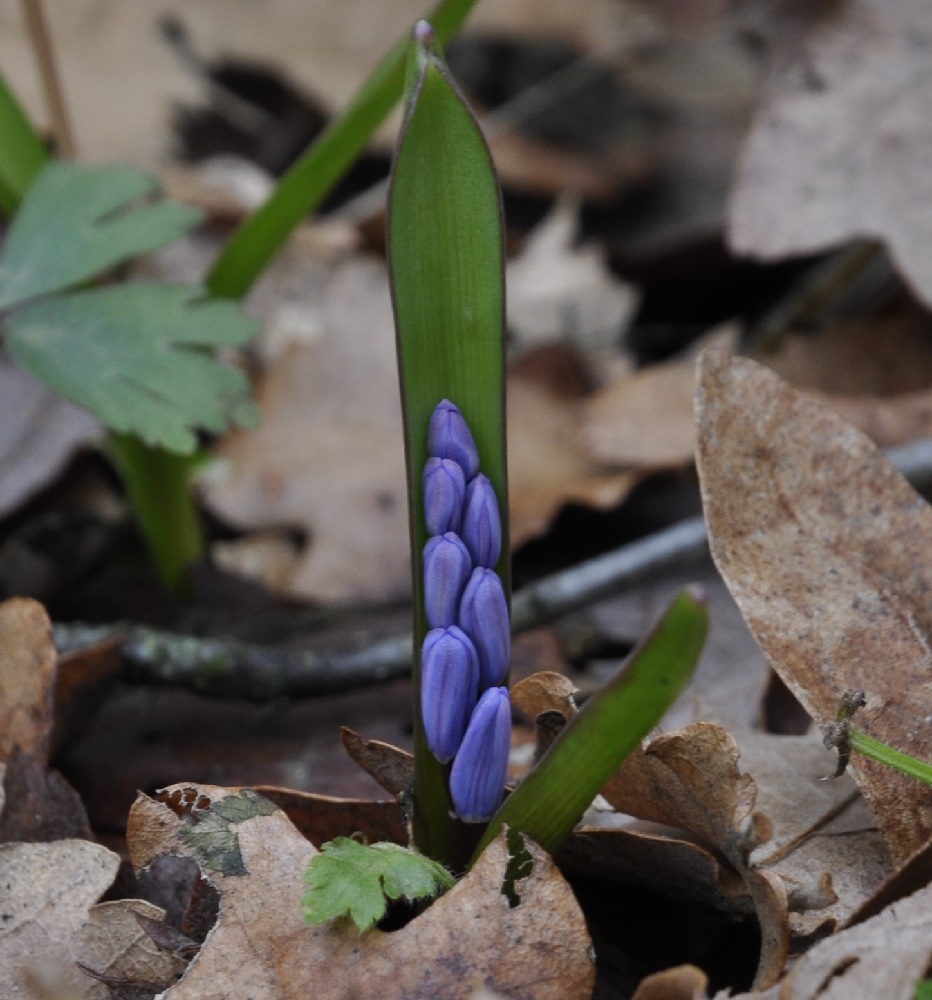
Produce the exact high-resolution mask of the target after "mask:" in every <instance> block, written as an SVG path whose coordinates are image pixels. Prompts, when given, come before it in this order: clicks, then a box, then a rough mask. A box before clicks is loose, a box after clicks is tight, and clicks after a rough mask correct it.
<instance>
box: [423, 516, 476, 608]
mask: <svg viewBox="0 0 932 1000" xmlns="http://www.w3.org/2000/svg"><path fill="white" fill-rule="evenodd" d="M471 569H472V559H470V556H469V550H468V549H467V548H466V546H465V545H464V544H463V542H462V540H461V539H460V536H459V535H457V534H454V533H453V532H452V531H448V532H447V533H446V534H445V535H434V537H433V538H428V539H427V544H426V545H425V546H424V614H425V616H426V618H427V624H428V625H429V626H430V627H431V628H446V627H447V626H448V625H455V624H456V614H457V608H458V607H459V603H460V596H461V595H462V593H463V587H464V586H465V585H466V581H467V580H468V579H469V573H470V570H471Z"/></svg>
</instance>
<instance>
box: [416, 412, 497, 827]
mask: <svg viewBox="0 0 932 1000" xmlns="http://www.w3.org/2000/svg"><path fill="white" fill-rule="evenodd" d="M427 450H428V453H429V455H430V457H429V458H428V460H427V463H426V465H425V466H424V477H423V489H424V520H425V522H426V525H427V532H428V534H429V535H430V537H429V538H428V540H427V543H426V545H425V546H424V552H423V558H424V614H425V617H426V619H427V624H428V627H429V629H430V631H428V633H427V635H426V637H425V638H424V645H423V646H422V648H421V713H422V715H423V718H424V732H425V735H426V737H427V745H428V746H429V747H430V750H431V753H433V755H434V756H435V757H436V758H437V759H438V760H439V761H440V762H441V763H442V764H447V763H449V762H450V761H451V760H452V761H453V765H452V767H451V768H450V796H451V798H452V799H453V806H454V809H455V810H456V814H457V815H458V816H459V817H460V819H463V820H465V821H466V822H470V823H477V822H482V821H484V820H487V819H489V818H490V817H491V816H492V814H493V813H494V812H495V810H496V809H497V808H498V806H499V804H500V803H501V800H502V792H503V790H504V788H505V774H506V771H507V767H508V748H509V742H510V734H511V707H510V704H509V701H508V689H507V688H506V687H502V686H501V685H502V682H503V681H504V680H505V677H506V675H507V673H508V659H509V656H510V653H511V628H510V623H509V620H508V602H507V601H506V599H505V592H504V590H503V588H502V582H501V580H500V579H499V576H498V574H497V573H496V572H495V570H494V566H495V564H496V563H497V562H498V559H499V555H500V554H501V548H502V524H501V518H500V516H499V511H498V500H497V498H496V496H495V490H494V489H493V488H492V484H491V483H490V482H489V480H488V479H487V478H486V477H485V476H483V475H482V473H480V472H479V451H478V449H477V448H476V443H475V441H474V440H473V436H472V434H471V433H470V431H469V427H468V426H467V425H466V421H465V420H464V419H463V416H462V414H461V413H460V411H459V410H458V409H457V408H456V407H455V406H454V405H453V404H452V403H451V402H450V401H449V400H446V399H444V400H442V401H441V402H440V403H438V404H437V406H436V408H435V409H434V412H433V415H432V416H431V419H430V426H429V430H428V440H427Z"/></svg>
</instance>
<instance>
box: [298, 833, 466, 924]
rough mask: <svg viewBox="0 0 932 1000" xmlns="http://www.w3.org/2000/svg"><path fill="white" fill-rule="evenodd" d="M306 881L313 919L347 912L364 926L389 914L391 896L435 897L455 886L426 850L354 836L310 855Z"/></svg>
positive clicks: (307, 912)
mask: <svg viewBox="0 0 932 1000" xmlns="http://www.w3.org/2000/svg"><path fill="white" fill-rule="evenodd" d="M304 882H305V884H306V885H307V886H309V888H308V890H307V892H305V894H304V896H303V897H302V899H301V906H302V909H303V910H304V919H305V920H306V921H307V922H308V923H309V924H321V923H324V922H325V921H327V920H334V919H335V918H337V917H348V918H349V919H350V920H352V921H353V923H354V924H355V925H356V927H357V928H358V929H359V930H360V931H365V930H368V929H369V928H370V927H373V926H374V925H375V924H376V923H378V922H379V920H381V919H382V917H384V916H385V913H386V911H387V909H388V901H389V900H390V899H406V900H412V899H424V898H431V897H433V896H437V895H440V893H442V892H446V891H447V889H452V888H453V885H454V879H453V876H452V875H451V874H450V873H449V872H448V871H447V870H446V868H444V867H443V865H439V864H437V862H436V861H432V860H431V859H430V858H428V857H425V856H424V855H423V854H415V852H414V851H409V850H408V849H407V848H404V847H399V846H398V845H397V844H387V843H386V844H371V845H367V844H360V843H359V842H358V841H356V840H352V839H351V838H350V837H337V839H336V840H331V841H330V842H329V843H327V844H324V845H323V847H321V849H320V853H319V854H316V855H315V856H314V857H313V858H311V863H310V864H309V865H308V867H307V871H306V872H305V873H304Z"/></svg>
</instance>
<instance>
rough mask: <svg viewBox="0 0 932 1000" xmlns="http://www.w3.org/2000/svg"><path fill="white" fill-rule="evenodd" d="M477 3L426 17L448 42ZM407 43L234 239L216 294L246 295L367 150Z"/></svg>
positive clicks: (394, 87)
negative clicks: (310, 215) (294, 231)
mask: <svg viewBox="0 0 932 1000" xmlns="http://www.w3.org/2000/svg"><path fill="white" fill-rule="evenodd" d="M475 2H476V0H441V2H440V3H438V4H437V5H436V6H435V7H434V9H433V10H432V11H431V12H430V13H429V14H428V15H427V18H428V20H429V21H430V22H431V23H432V24H433V26H434V28H435V30H436V32H437V36H438V37H439V38H440V39H442V40H443V41H444V42H446V41H449V40H450V39H451V38H452V37H453V35H454V34H456V31H457V29H458V28H459V26H460V25H461V24H462V23H463V21H464V20H465V19H466V15H467V14H468V13H469V12H470V10H472V8H473V6H474V4H475ZM407 46H408V43H407V39H404V40H403V41H401V42H399V43H398V44H397V45H396V46H395V47H394V48H393V49H392V50H391V52H389V54H388V55H387V56H386V57H385V58H384V59H383V60H382V62H381V63H379V65H378V66H377V67H376V68H375V70H373V72H372V74H371V75H370V77H369V79H368V80H366V82H365V83H364V84H363V85H362V87H361V88H360V90H359V92H358V93H357V94H356V96H355V97H354V98H353V100H352V101H351V102H350V104H349V106H348V107H347V108H346V109H345V110H344V111H343V113H342V114H341V115H340V116H339V118H337V119H336V120H335V121H334V122H333V123H332V124H331V125H329V126H328V127H327V128H326V129H325V130H324V132H323V133H321V135H320V137H319V138H318V139H316V140H315V142H314V143H313V144H312V145H311V146H310V148H309V149H308V150H307V152H306V153H305V154H304V155H303V156H302V157H301V159H300V160H298V161H297V163H295V164H294V166H293V167H291V169H290V170H289V171H288V172H287V173H286V174H285V176H284V177H283V178H282V179H281V180H280V181H279V183H278V185H277V186H276V188H275V190H274V191H273V192H272V194H271V196H270V197H269V200H268V201H267V202H266V203H265V204H264V205H263V206H262V207H261V208H259V209H257V211H256V212H254V213H253V214H252V215H251V216H250V217H249V218H248V219H247V220H246V221H245V222H244V223H243V224H242V225H241V226H240V227H239V229H237V230H236V232H235V233H234V234H233V235H232V236H231V237H230V239H229V241H228V242H227V245H226V246H225V247H224V248H223V250H222V252H221V253H220V256H219V257H218V258H217V260H216V262H215V264H214V266H213V268H212V269H211V272H210V274H209V275H208V277H207V287H208V288H209V289H210V291H211V292H212V293H213V294H214V295H223V296H226V297H229V298H239V297H240V296H242V295H245V294H246V292H247V291H248V289H249V286H250V285H251V284H252V283H253V282H254V281H255V280H256V278H257V277H258V276H259V274H260V273H261V272H262V270H263V268H264V267H265V266H266V264H268V262H269V261H270V260H271V259H272V257H273V256H274V255H275V253H276V252H277V251H278V250H279V249H280V248H281V246H282V244H283V243H284V242H285V240H286V239H287V238H288V235H289V233H290V232H291V231H292V230H293V229H294V228H295V226H297V225H298V223H299V222H300V221H301V220H302V219H303V218H304V217H305V216H306V215H308V213H310V212H313V211H314V209H315V208H316V207H317V206H318V205H319V204H320V203H321V201H323V199H324V197H325V196H326V195H327V193H328V192H329V191H330V189H331V188H332V187H333V185H334V184H335V183H336V182H337V180H339V178H340V177H342V176H343V174H344V173H345V172H346V170H347V169H348V168H349V166H350V165H351V164H352V162H353V161H354V160H355V159H356V157H358V156H359V154H360V153H361V152H362V151H363V149H364V148H365V145H366V143H367V142H368V141H369V139H370V138H371V136H372V133H373V132H374V131H375V130H376V129H377V128H378V126H379V125H380V124H381V123H382V121H383V120H384V119H385V116H386V115H387V114H388V113H389V111H391V109H392V108H393V107H394V106H395V103H396V101H397V100H398V98H399V97H400V96H401V91H402V86H403V84H404V66H405V53H406V51H407Z"/></svg>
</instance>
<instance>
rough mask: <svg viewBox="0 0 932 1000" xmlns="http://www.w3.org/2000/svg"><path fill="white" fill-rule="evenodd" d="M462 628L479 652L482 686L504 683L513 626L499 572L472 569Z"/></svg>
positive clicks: (462, 605) (461, 616) (463, 603)
mask: <svg viewBox="0 0 932 1000" xmlns="http://www.w3.org/2000/svg"><path fill="white" fill-rule="evenodd" d="M457 622H458V624H459V627H460V628H461V629H462V630H463V631H464V632H465V633H466V634H467V635H468V636H469V638H470V639H472V642H473V645H474V646H475V647H476V652H477V653H478V654H479V687H480V689H482V688H487V687H490V686H491V685H492V684H501V682H502V681H503V680H504V679H505V675H506V674H507V673H508V658H509V656H510V655H511V628H510V624H509V621H508V602H507V601H506V600H505V591H504V590H503V589H502V581H501V580H500V579H499V578H498V574H497V573H494V572H493V571H492V570H490V569H487V568H486V567H484V566H479V567H477V568H476V569H474V570H473V571H472V575H471V576H470V577H469V581H468V582H467V584H466V589H465V590H464V591H463V599H462V600H461V601H460V610H459V617H458V619H457Z"/></svg>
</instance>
